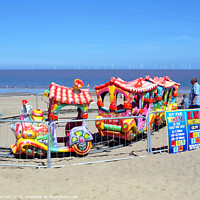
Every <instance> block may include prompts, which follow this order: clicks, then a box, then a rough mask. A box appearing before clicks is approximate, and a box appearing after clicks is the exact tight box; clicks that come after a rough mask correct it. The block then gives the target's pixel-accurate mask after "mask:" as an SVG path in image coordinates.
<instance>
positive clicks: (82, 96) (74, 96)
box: [49, 83, 93, 105]
mask: <svg viewBox="0 0 200 200" xmlns="http://www.w3.org/2000/svg"><path fill="white" fill-rule="evenodd" d="M79 90H80V93H74V92H73V88H68V87H65V86H60V85H57V84H55V83H51V85H50V91H49V98H50V99H53V100H54V101H58V102H60V103H64V104H73V105H83V104H90V103H91V102H93V99H92V97H91V95H90V91H89V90H88V89H79Z"/></svg>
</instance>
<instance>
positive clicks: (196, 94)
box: [190, 78, 200, 108]
mask: <svg viewBox="0 0 200 200" xmlns="http://www.w3.org/2000/svg"><path fill="white" fill-rule="evenodd" d="M191 83H192V89H191V91H190V108H200V86H199V84H198V82H197V78H193V79H192V80H191Z"/></svg>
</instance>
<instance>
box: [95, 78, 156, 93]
mask: <svg viewBox="0 0 200 200" xmlns="http://www.w3.org/2000/svg"><path fill="white" fill-rule="evenodd" d="M109 85H115V86H117V87H119V88H121V89H122V90H125V91H128V92H133V93H143V92H148V91H151V90H154V89H155V88H156V87H157V84H155V83H150V82H148V81H145V80H144V79H143V78H138V79H136V80H134V81H130V82H126V81H124V80H122V79H121V78H117V79H116V78H111V79H110V81H109V82H107V83H105V84H103V85H100V86H95V89H96V90H99V89H102V88H104V87H107V86H109Z"/></svg>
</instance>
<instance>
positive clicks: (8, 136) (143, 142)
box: [0, 111, 168, 168]
mask: <svg viewBox="0 0 200 200" xmlns="http://www.w3.org/2000/svg"><path fill="white" fill-rule="evenodd" d="M159 113H164V111H157V112H150V113H149V115H148V117H147V119H146V118H145V117H144V116H141V117H139V116H134V117H120V118H119V117H118V118H102V119H98V120H100V121H101V120H104V121H105V120H115V122H116V121H119V120H124V119H132V118H134V120H135V121H137V120H139V119H142V120H146V128H145V131H144V132H141V133H139V134H136V136H135V138H134V139H132V140H130V141H128V140H125V139H122V138H121V137H120V136H119V137H116V135H115V134H114V132H115V131H114V129H113V135H110V134H109V135H107V134H105V135H104V136H102V135H100V134H99V132H98V129H97V128H96V126H95V121H96V120H97V119H85V120H60V121H54V122H52V123H50V124H49V123H48V122H43V123H44V124H45V125H46V127H47V129H48V133H47V136H48V137H47V138H46V141H45V142H46V144H45V145H47V146H48V148H47V150H46V152H45V153H46V156H38V153H37V152H36V154H34V155H33V156H32V157H30V156H29V155H27V154H19V155H17V156H15V155H14V154H13V153H12V152H11V145H12V144H16V137H15V134H14V132H13V131H12V130H11V128H10V127H11V125H12V124H14V123H20V124H21V123H23V122H24V123H30V124H36V123H41V121H38V122H36V121H27V120H26V121H22V120H6V119H1V120H0V166H13V167H25V166H28V167H37V168H42V167H47V168H51V167H62V166H65V165H67V164H73V165H80V164H90V163H98V162H109V161H117V160H125V159H132V158H134V157H138V156H139V157H144V156H147V155H151V154H153V153H157V152H159V153H162V152H164V151H167V150H168V146H167V144H168V142H167V130H166V127H165V123H164V121H163V123H162V124H161V125H160V126H153V125H152V120H151V117H150V116H151V115H152V114H159ZM70 119H71V117H70ZM83 122H84V123H86V125H87V128H88V130H89V131H90V132H91V133H92V136H93V140H92V147H91V149H90V151H89V153H88V154H87V155H83V156H80V155H78V154H77V153H75V152H73V151H71V150H69V151H68V152H67V151H65V150H64V151H63V148H66V147H70V146H69V143H68V141H67V137H68V136H67V135H66V126H67V124H68V125H69V128H70V129H71V128H73V127H72V126H71V125H70V124H75V126H80V123H81V124H82V123H83ZM70 126H71V127H70ZM73 126H74V125H73ZM53 127H54V128H53ZM111 130H112V127H111ZM54 131H56V132H54ZM120 134H122V133H120ZM52 137H53V139H55V141H57V146H55V147H53V148H52V143H53V141H52ZM35 148H36V147H35ZM56 148H57V149H56ZM58 149H60V150H58ZM33 150H34V149H33Z"/></svg>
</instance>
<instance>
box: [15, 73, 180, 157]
mask: <svg viewBox="0 0 200 200" xmlns="http://www.w3.org/2000/svg"><path fill="white" fill-rule="evenodd" d="M179 86H180V84H178V83H176V82H174V81H172V80H170V78H169V77H160V78H158V77H153V78H151V77H149V76H146V77H145V78H138V79H136V80H134V81H130V82H126V81H124V80H122V79H120V78H111V79H110V81H108V82H106V83H105V84H102V85H100V86H95V90H96V94H97V106H98V115H97V117H96V120H95V125H96V128H97V129H98V132H99V134H100V135H101V136H106V137H112V138H119V139H124V140H127V141H130V140H132V139H134V138H135V137H136V135H138V134H141V133H144V132H145V131H146V130H147V126H146V124H147V123H146V120H147V117H148V115H149V113H150V112H152V111H165V110H176V109H177V108H178V106H177V103H176V96H177V91H178V88H179ZM81 87H83V82H82V81H81V80H80V79H76V80H75V81H74V87H73V88H68V87H65V86H60V85H57V84H55V83H52V84H51V85H50V88H49V90H46V91H45V92H44V96H46V97H48V98H49V108H48V118H47V119H45V118H44V113H43V112H42V111H41V110H40V109H38V110H33V111H32V107H31V106H30V105H28V103H27V101H26V100H23V101H22V104H23V107H22V113H23V114H22V115H21V116H20V119H21V120H23V121H22V122H17V123H14V124H12V125H11V129H12V130H13V131H14V133H15V136H16V143H15V144H13V145H11V150H12V152H13V153H14V154H15V155H21V154H26V155H27V156H29V157H33V156H35V155H37V156H40V157H42V156H45V155H46V152H47V149H48V132H50V151H51V153H59V152H75V153H77V154H79V155H86V154H88V152H89V151H90V149H91V147H92V140H93V136H92V133H91V132H90V131H89V130H88V128H87V126H86V121H84V120H83V121H82V120H81V119H87V118H88V107H89V105H90V103H91V102H93V99H92V97H91V95H90V91H89V90H88V89H80V88H81ZM69 105H70V106H75V107H77V112H78V116H77V117H76V119H77V120H78V119H79V121H75V122H68V123H67V124H66V126H65V136H64V137H58V135H57V130H56V129H57V125H56V124H57V121H58V113H59V111H60V110H61V109H62V108H63V107H65V106H69ZM137 116H139V117H137ZM122 117H124V118H126V117H128V118H126V119H122ZM149 117H150V118H149V119H150V127H151V130H152V129H153V128H154V127H155V126H160V125H162V123H164V122H165V117H164V113H151V114H150V116H149ZM104 118H105V120H104ZM113 118H115V119H113ZM116 118H119V119H116ZM120 118H121V119H120ZM30 120H31V123H30ZM26 121H27V122H26ZM52 122H54V123H53V125H52V126H51V127H50V130H48V124H51V123H52ZM59 143H64V146H62V147H60V145H58V144H59Z"/></svg>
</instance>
